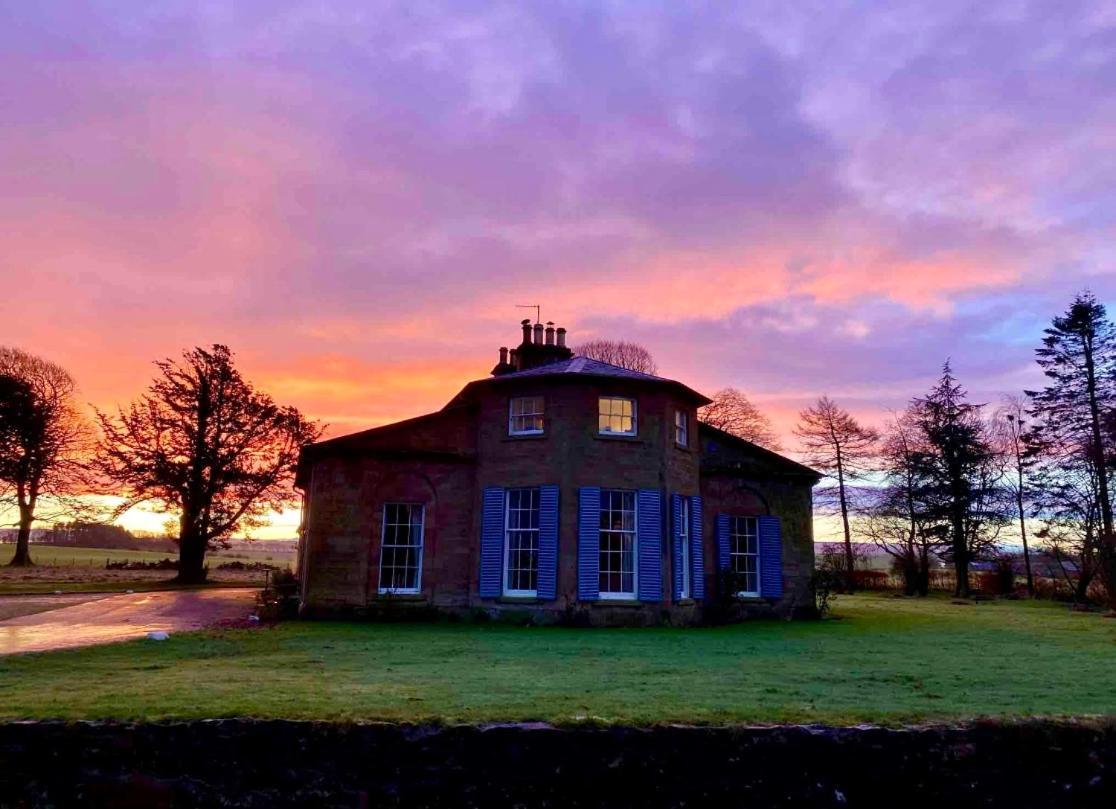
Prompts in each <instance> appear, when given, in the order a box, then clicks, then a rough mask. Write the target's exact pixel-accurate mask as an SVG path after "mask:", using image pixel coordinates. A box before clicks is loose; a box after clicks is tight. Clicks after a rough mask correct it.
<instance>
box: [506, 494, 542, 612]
mask: <svg viewBox="0 0 1116 809" xmlns="http://www.w3.org/2000/svg"><path fill="white" fill-rule="evenodd" d="M507 508H508V511H507V517H506V519H505V521H504V525H505V526H506V531H505V541H504V594H505V595H512V596H535V595H538V581H539V490H538V489H508V499H507Z"/></svg>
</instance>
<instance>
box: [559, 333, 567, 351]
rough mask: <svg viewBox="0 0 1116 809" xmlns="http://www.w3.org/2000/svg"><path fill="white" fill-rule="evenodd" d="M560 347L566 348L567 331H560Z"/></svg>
mask: <svg viewBox="0 0 1116 809" xmlns="http://www.w3.org/2000/svg"><path fill="white" fill-rule="evenodd" d="M558 347H559V348H565V347H566V330H565V329H562V328H560V329H558Z"/></svg>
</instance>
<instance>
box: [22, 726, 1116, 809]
mask: <svg viewBox="0 0 1116 809" xmlns="http://www.w3.org/2000/svg"><path fill="white" fill-rule="evenodd" d="M0 805H3V806H27V807H37V806H43V807H45V806H118V807H151V808H152V809H158V808H159V807H210V806H225V807H269V809H270V808H272V807H287V806H292V807H293V806H317V807H334V806H335V807H354V809H355V808H356V807H426V806H431V807H435V806H464V807H486V809H495V807H505V806H509V807H510V806H518V807H536V806H537V807H637V806H638V807H668V806H669V807H674V806H695V807H697V806H710V807H717V806H726V807H728V806H763V807H792V806H793V807H801V808H802V809H810V808H811V807H854V808H856V807H896V806H912V807H914V806H941V807H949V809H964V808H965V807H976V806H980V807H994V806H1005V807H1007V806H1010V807H1013V808H1014V809H1020V808H1025V807H1044V809H1046V808H1047V807H1085V808H1086V809H1087V808H1088V807H1106V809H1108V807H1111V806H1113V805H1116V728H1114V727H1113V726H1112V725H1111V724H1107V725H1105V724H1085V723H1069V722H1066V723H1056V722H1024V723H1017V724H995V723H982V724H975V725H966V726H958V727H922V728H905V729H883V728H868V727H855V728H827V727H771V728H747V727H745V728H694V727H679V726H670V727H657V728H653V729H647V730H640V729H635V728H623V727H617V728H607V729H599V728H591V727H584V728H574V729H555V728H553V727H550V726H547V725H541V724H539V725H509V726H494V727H473V726H457V727H446V728H443V727H433V726H399V725H388V724H367V725H343V724H328V723H302V722H285V721H259V722H257V721H249V720H219V721H201V722H188V723H167V724H158V723H153V724H104V723H69V724H67V723H52V722H17V723H6V724H0Z"/></svg>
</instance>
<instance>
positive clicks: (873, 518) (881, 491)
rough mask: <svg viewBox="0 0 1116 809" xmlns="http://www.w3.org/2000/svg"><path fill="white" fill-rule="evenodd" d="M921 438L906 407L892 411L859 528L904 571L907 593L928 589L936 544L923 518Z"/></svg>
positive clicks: (924, 507) (918, 593)
mask: <svg viewBox="0 0 1116 809" xmlns="http://www.w3.org/2000/svg"><path fill="white" fill-rule="evenodd" d="M923 441H924V437H923V436H922V433H921V431H920V430H919V429H918V425H917V423H916V419H915V416H914V414H912V413H911V412H910V411H909V410H908V411H907V412H904V413H900V414H898V415H893V416H892V418H891V421H890V423H889V424H888V425H887V431H886V433H885V435H884V437H883V440H882V442H881V446H880V458H879V460H880V464H879V466H880V471H881V472H883V475H884V479H883V485H882V486H879V487H876V488H875V489H874V490H873V494H874V498H873V502H872V503H871V505H870V506H869V507H868V508H867V509H866V511H865V514H864V515H863V519H862V520H861V521H860V528H861V530H862V531H863V532H864V533H865V534H866V535H867V536H868V537H869V538H870V539H871V540H872V541H873V542H874V543H875V545H876V547H878V548H880V549H881V550H883V551H884V552H885V553H887V554H888V555H889V556H891V557H892V558H894V559H895V560H896V562H897V563H898V565H899V568H900V569H901V571H902V573H903V590H904V592H905V593H906V594H907V595H920V596H925V595H928V594H929V592H930V554H931V551H932V549H933V547H934V545H935V543H936V537H935V534H934V532H933V531H931V530H930V529H931V528H932V524H931V523H930V521H929V520H928V518H927V508H926V503H925V501H924V495H925V492H924V489H923V485H922V481H921V479H920V477H919V472H920V461H919V459H920V457H921V456H923V455H924V454H925V453H926V451H927V450H926V448H925V446H924V445H923Z"/></svg>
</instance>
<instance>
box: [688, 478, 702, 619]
mask: <svg viewBox="0 0 1116 809" xmlns="http://www.w3.org/2000/svg"><path fill="white" fill-rule="evenodd" d="M703 514H704V511H703V508H702V502H701V496H700V495H699V496H696V497H691V498H690V570H691V573H690V595H692V596H693V597H694V599H695V600H696V601H700V600H701V599H703V598H705V520H704V517H703Z"/></svg>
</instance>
